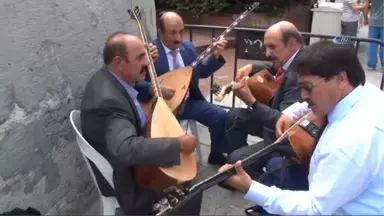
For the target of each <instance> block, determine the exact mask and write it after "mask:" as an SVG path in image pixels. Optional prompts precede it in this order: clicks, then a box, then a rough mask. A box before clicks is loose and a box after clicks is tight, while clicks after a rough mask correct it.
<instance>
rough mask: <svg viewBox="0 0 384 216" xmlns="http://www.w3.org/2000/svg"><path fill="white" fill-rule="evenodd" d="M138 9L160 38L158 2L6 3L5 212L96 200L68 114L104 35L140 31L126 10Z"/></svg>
mask: <svg viewBox="0 0 384 216" xmlns="http://www.w3.org/2000/svg"><path fill="white" fill-rule="evenodd" d="M136 4H138V5H139V6H142V7H143V8H144V10H145V14H146V18H147V19H146V21H145V23H147V24H149V29H150V31H151V36H152V37H154V36H155V28H154V26H155V8H154V1H152V0H141V1H131V0H110V1H108V0H67V1H61V0H2V1H1V3H0V26H1V27H2V29H1V33H0V43H1V45H0V47H1V48H0V212H4V211H8V210H10V209H13V208H14V207H22V208H26V207H28V206H32V207H34V208H37V209H38V210H40V211H41V212H42V213H43V214H82V213H84V212H86V211H88V207H89V206H91V205H92V204H93V203H94V202H95V201H97V199H98V197H97V193H96V190H95V187H94V184H93V182H92V180H91V177H90V175H89V172H88V170H87V168H86V166H85V164H84V161H83V159H82V157H81V154H80V151H79V148H78V146H77V144H76V142H75V139H74V135H73V131H72V128H71V125H70V122H69V118H68V116H69V113H70V111H71V110H73V109H77V108H79V104H80V101H81V94H82V91H83V88H84V86H85V84H86V82H87V81H88V79H89V78H90V76H91V75H92V74H93V73H94V72H96V71H97V70H98V69H99V68H100V67H101V65H102V59H101V52H102V47H103V44H104V42H105V39H106V37H107V36H108V35H109V34H111V33H112V32H114V31H117V30H125V31H131V32H134V33H137V32H138V30H137V26H136V23H135V22H134V21H133V20H131V19H130V18H129V16H128V15H127V12H126V10H127V9H128V8H130V7H132V5H136Z"/></svg>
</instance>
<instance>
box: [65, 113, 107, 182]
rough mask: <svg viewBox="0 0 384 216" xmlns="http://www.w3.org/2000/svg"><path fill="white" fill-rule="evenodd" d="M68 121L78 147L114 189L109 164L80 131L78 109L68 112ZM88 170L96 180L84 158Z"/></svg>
mask: <svg viewBox="0 0 384 216" xmlns="http://www.w3.org/2000/svg"><path fill="white" fill-rule="evenodd" d="M70 121H71V124H72V127H73V129H74V130H75V132H76V140H77V144H78V145H79V148H80V150H81V152H82V154H83V156H85V157H86V158H88V159H89V160H91V161H92V162H93V163H94V164H95V165H96V167H97V168H98V169H99V171H100V173H101V174H102V175H103V176H104V178H105V179H106V180H107V181H108V183H109V184H110V185H111V187H112V188H113V189H115V185H114V184H113V168H112V166H111V164H110V163H109V162H108V161H107V160H106V159H105V158H104V157H103V156H102V155H101V154H100V153H99V152H98V151H96V149H94V148H93V147H92V146H91V145H90V144H89V143H88V142H87V141H86V140H85V139H84V137H83V135H82V133H81V122H80V111H79V110H73V111H72V112H71V114H70ZM85 161H86V163H87V166H88V168H89V170H90V171H91V174H92V178H93V180H94V181H95V182H96V184H97V181H96V178H95V174H94V173H93V170H92V168H91V166H90V164H89V162H88V160H85Z"/></svg>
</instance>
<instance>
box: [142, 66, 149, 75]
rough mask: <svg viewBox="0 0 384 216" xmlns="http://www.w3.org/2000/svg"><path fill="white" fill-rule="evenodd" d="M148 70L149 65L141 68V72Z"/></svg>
mask: <svg viewBox="0 0 384 216" xmlns="http://www.w3.org/2000/svg"><path fill="white" fill-rule="evenodd" d="M147 72H148V66H143V67H142V68H141V70H140V74H144V73H147Z"/></svg>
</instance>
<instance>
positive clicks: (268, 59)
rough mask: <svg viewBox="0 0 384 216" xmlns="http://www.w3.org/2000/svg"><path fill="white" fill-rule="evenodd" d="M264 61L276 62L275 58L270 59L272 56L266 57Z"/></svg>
mask: <svg viewBox="0 0 384 216" xmlns="http://www.w3.org/2000/svg"><path fill="white" fill-rule="evenodd" d="M266 60H267V61H274V60H277V58H276V57H272V56H270V57H267V59H266Z"/></svg>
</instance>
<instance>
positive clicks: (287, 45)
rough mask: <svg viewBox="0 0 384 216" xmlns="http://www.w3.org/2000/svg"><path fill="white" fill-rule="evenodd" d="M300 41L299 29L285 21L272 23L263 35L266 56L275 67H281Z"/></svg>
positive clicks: (298, 45) (298, 46)
mask: <svg viewBox="0 0 384 216" xmlns="http://www.w3.org/2000/svg"><path fill="white" fill-rule="evenodd" d="M302 42H303V39H302V37H301V34H300V32H299V30H297V28H296V27H295V26H294V25H293V24H292V23H290V22H287V21H281V22H278V23H276V24H274V25H272V26H271V27H269V28H268V29H267V31H266V32H265V35H264V46H265V49H266V52H265V53H266V56H267V57H268V58H269V59H270V60H271V61H272V62H273V64H274V66H275V67H276V68H278V67H282V66H283V65H284V64H285V63H286V62H287V61H288V60H289V59H290V58H291V57H292V55H293V54H294V53H296V52H297V50H298V49H300V47H301V44H302Z"/></svg>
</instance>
